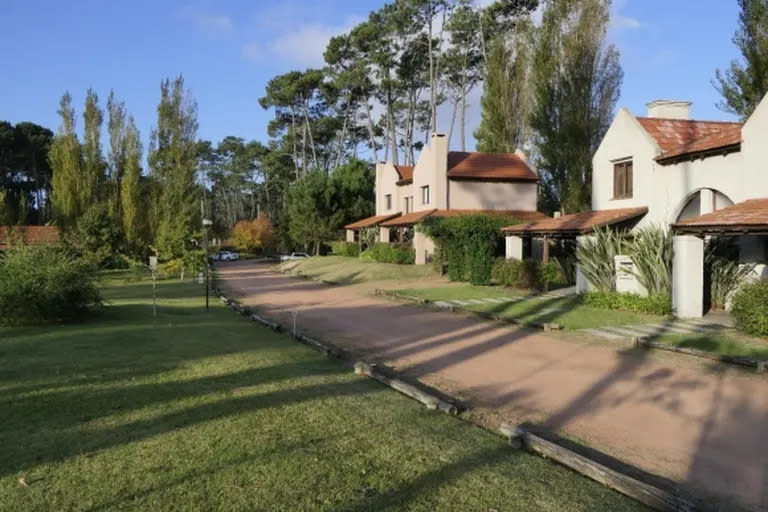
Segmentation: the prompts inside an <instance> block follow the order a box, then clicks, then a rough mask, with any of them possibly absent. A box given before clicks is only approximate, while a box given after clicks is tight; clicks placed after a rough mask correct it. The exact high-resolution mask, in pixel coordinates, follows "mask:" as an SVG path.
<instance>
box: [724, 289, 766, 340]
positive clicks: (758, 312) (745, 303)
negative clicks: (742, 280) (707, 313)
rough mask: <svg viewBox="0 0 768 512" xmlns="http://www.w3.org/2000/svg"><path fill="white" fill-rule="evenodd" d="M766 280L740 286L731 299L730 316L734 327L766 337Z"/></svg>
mask: <svg viewBox="0 0 768 512" xmlns="http://www.w3.org/2000/svg"><path fill="white" fill-rule="evenodd" d="M766 304H768V280H766V279H762V280H760V281H755V282H753V283H749V284H746V285H744V286H742V287H741V288H740V289H739V291H738V292H736V295H735V296H734V297H733V307H732V308H731V314H732V315H733V318H734V319H735V320H736V327H738V328H739V329H740V330H742V331H744V332H746V333H748V334H755V335H757V336H768V307H766Z"/></svg>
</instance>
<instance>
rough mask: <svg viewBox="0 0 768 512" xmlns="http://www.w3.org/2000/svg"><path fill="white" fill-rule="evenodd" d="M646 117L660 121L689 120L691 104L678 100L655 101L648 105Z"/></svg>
mask: <svg viewBox="0 0 768 512" xmlns="http://www.w3.org/2000/svg"><path fill="white" fill-rule="evenodd" d="M646 106H647V107H648V117H658V118H662V119H690V118H691V102H690V101H678V100H656V101H652V102H650V103H648V104H647V105H646Z"/></svg>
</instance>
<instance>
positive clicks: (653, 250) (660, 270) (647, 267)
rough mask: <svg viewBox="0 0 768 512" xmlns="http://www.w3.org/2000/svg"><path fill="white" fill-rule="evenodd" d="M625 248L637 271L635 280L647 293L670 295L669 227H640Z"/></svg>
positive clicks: (670, 247) (670, 252)
mask: <svg viewBox="0 0 768 512" xmlns="http://www.w3.org/2000/svg"><path fill="white" fill-rule="evenodd" d="M626 249H627V251H628V255H629V257H631V258H632V262H633V263H634V265H635V268H636V269H637V271H636V272H635V273H634V275H635V277H636V278H637V281H638V282H639V283H640V284H641V285H642V286H643V287H644V288H645V289H646V290H647V291H648V295H661V296H665V297H671V296H672V253H673V250H672V234H671V233H670V231H669V229H667V228H661V227H650V228H645V229H641V230H640V231H638V232H637V233H636V234H635V237H634V239H633V240H632V241H631V242H630V243H628V244H627V246H626Z"/></svg>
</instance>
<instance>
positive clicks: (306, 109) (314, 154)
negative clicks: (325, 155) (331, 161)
mask: <svg viewBox="0 0 768 512" xmlns="http://www.w3.org/2000/svg"><path fill="white" fill-rule="evenodd" d="M304 125H305V126H306V127H307V133H308V134H309V147H310V148H311V149H312V161H313V162H314V164H315V168H316V169H318V168H319V167H320V166H318V165H317V152H316V151H315V140H314V139H313V138H312V127H311V126H310V124H309V106H308V105H306V104H304Z"/></svg>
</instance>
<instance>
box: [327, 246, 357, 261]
mask: <svg viewBox="0 0 768 512" xmlns="http://www.w3.org/2000/svg"><path fill="white" fill-rule="evenodd" d="M331 254H333V255H334V256H350V257H355V258H356V257H358V256H359V255H360V246H359V245H358V244H356V243H355V242H331Z"/></svg>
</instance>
